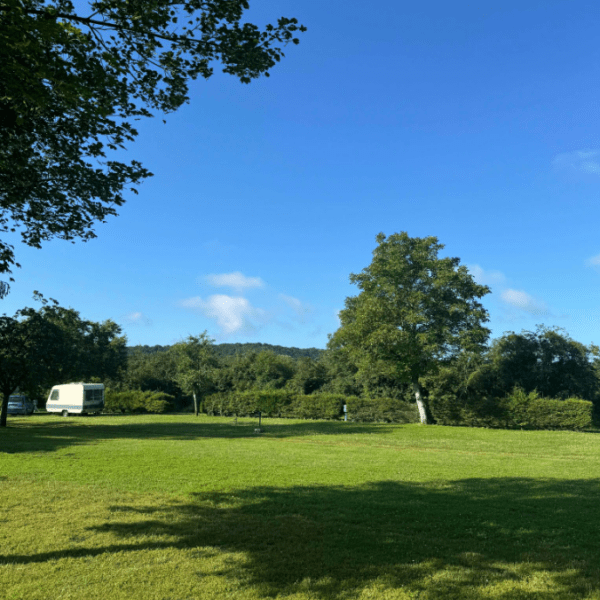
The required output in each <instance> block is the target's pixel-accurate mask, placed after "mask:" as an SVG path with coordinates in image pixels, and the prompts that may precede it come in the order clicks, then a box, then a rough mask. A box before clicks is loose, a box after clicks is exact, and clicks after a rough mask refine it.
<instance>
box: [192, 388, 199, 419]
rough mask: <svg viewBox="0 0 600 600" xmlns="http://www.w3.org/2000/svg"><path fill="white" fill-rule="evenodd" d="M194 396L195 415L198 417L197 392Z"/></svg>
mask: <svg viewBox="0 0 600 600" xmlns="http://www.w3.org/2000/svg"><path fill="white" fill-rule="evenodd" d="M192 396H194V413H195V415H196V416H198V398H197V397H196V392H193V393H192Z"/></svg>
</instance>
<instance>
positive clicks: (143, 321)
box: [123, 311, 152, 325]
mask: <svg viewBox="0 0 600 600" xmlns="http://www.w3.org/2000/svg"><path fill="white" fill-rule="evenodd" d="M123 321H124V323H125V324H126V325H151V324H152V321H151V320H150V319H149V318H148V317H147V316H146V315H145V314H144V313H141V312H139V311H138V312H132V313H129V314H128V315H125V316H124V317H123Z"/></svg>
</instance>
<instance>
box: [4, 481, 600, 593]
mask: <svg viewBox="0 0 600 600" xmlns="http://www.w3.org/2000/svg"><path fill="white" fill-rule="evenodd" d="M599 493H600V480H575V481H562V480H537V479H525V478H498V479H465V480H459V481H454V482H429V483H421V484H418V483H405V482H396V481H384V482H377V483H372V484H369V485H363V486H359V487H326V486H322V487H296V488H288V489H282V488H275V487H262V488H255V489H252V490H244V491H239V492H238V493H235V494H215V493H202V494H195V495H193V497H192V500H191V501H189V502H173V503H171V504H169V505H166V506H126V505H125V506H114V507H111V510H112V511H114V512H113V513H112V516H111V521H110V522H106V523H105V524H103V525H100V526H94V527H92V528H91V530H92V531H94V532H95V533H97V534H98V535H104V534H107V535H108V536H109V539H110V540H111V545H106V546H105V547H103V548H93V549H89V550H86V549H85V548H78V549H72V550H65V551H63V552H61V551H57V552H53V553H45V554H39V555H33V556H4V557H0V562H11V563H17V564H25V563H30V562H43V561H47V560H51V559H57V558H62V557H69V556H73V557H80V556H89V555H99V554H103V553H110V552H117V551H118V552H127V551H139V550H143V549H157V548H167V547H168V548H175V549H181V550H189V549H196V550H195V552H197V554H196V556H197V559H195V560H197V561H198V564H197V568H198V569H202V558H203V556H204V557H205V556H207V555H209V554H210V553H211V552H212V553H214V552H235V553H242V554H241V555H242V556H243V557H244V558H243V559H239V561H238V562H236V561H233V562H232V563H231V565H230V567H228V569H229V570H227V569H226V570H225V571H223V572H221V573H220V575H221V576H223V577H226V578H227V579H228V580H229V581H233V580H235V581H236V582H237V584H238V585H239V586H241V587H242V589H243V587H244V586H247V587H248V588H250V587H251V588H253V590H254V593H256V592H257V590H258V593H259V597H265V598H266V597H274V596H278V595H281V597H284V596H286V595H291V594H295V593H301V592H303V591H305V592H310V597H316V598H323V599H325V598H335V599H340V600H341V599H348V598H354V597H357V596H358V595H359V594H360V593H361V592H362V591H365V590H366V589H368V588H370V590H369V593H373V591H374V592H375V594H376V595H375V596H373V597H377V596H378V595H381V596H383V595H384V592H385V591H386V590H390V589H399V588H402V589H404V590H405V591H406V592H409V593H410V594H413V595H414V596H415V597H419V594H423V595H422V596H421V597H426V598H428V599H436V600H442V599H444V600H446V599H448V598H465V597H469V598H489V597H492V596H493V598H496V599H498V598H500V599H503V600H509V599H510V600H512V599H513V598H536V599H543V600H550V599H551V598H552V599H553V600H554V599H555V598H561V597H570V598H580V597H584V596H587V595H588V594H591V593H592V592H594V591H595V592H596V593H597V592H598V591H599V590H600V568H599V565H598V543H599V542H598V534H599V533H600V532H599V529H600V525H599V523H600V508H599V503H598V497H599ZM115 540H117V541H115ZM118 540H120V543H119V541H118ZM238 556H239V555H238ZM377 590H379V592H377ZM278 597H279V596H278Z"/></svg>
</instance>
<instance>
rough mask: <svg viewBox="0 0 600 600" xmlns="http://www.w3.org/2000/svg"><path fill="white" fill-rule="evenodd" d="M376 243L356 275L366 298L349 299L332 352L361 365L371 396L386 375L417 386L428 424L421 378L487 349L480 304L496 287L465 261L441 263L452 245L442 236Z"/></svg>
mask: <svg viewBox="0 0 600 600" xmlns="http://www.w3.org/2000/svg"><path fill="white" fill-rule="evenodd" d="M376 239H377V244H378V246H377V247H376V248H375V250H374V251H373V260H372V262H371V264H370V265H369V266H368V267H366V268H365V269H363V270H362V271H361V272H360V273H357V274H351V275H350V281H351V282H352V283H353V284H355V285H357V286H358V288H359V289H360V293H359V294H358V295H357V296H352V297H349V298H347V299H346V303H345V308H344V309H343V310H342V311H341V312H340V321H341V325H340V328H339V329H338V330H337V331H336V332H335V333H334V334H333V336H331V338H330V340H329V348H330V349H332V350H335V351H337V352H338V353H345V354H346V355H347V357H348V359H349V360H350V361H351V362H352V363H354V364H355V365H356V367H357V369H358V370H357V373H356V378H357V379H358V380H359V381H362V382H363V385H364V386H365V389H366V390H367V392H368V390H369V386H370V384H371V383H372V382H374V381H377V380H378V379H379V378H381V377H384V378H385V379H386V380H387V381H388V382H389V381H397V382H398V383H399V384H400V383H409V384H410V385H412V389H413V392H414V395H415V399H416V402H417V405H418V408H419V414H420V418H421V422H422V423H427V422H428V414H427V413H428V410H427V405H426V400H425V398H424V396H423V394H422V389H421V380H422V379H423V378H424V377H425V376H426V375H428V374H430V373H431V372H433V371H435V370H436V369H437V368H438V366H439V364H440V362H441V361H444V360H448V359H449V358H450V357H452V356H453V355H456V354H458V353H460V352H463V351H478V350H481V349H483V346H484V344H485V342H486V340H487V338H488V336H489V333H490V332H489V330H488V329H487V328H486V327H484V326H483V324H484V323H485V322H486V321H487V320H488V314H487V311H486V310H485V308H484V307H483V306H482V304H481V303H480V302H479V301H478V300H479V298H482V297H483V296H484V295H485V294H487V293H488V292H489V291H490V289H489V288H488V287H487V286H482V285H478V284H477V283H475V281H474V280H473V277H472V276H471V275H470V274H469V271H468V270H467V268H466V267H465V266H461V265H460V260H459V259H458V258H440V257H439V256H438V253H439V251H440V250H441V249H442V248H443V247H444V246H443V245H442V244H440V243H439V242H438V240H437V238H435V237H426V238H411V237H409V235H408V234H407V233H405V232H402V233H397V234H393V235H390V236H388V237H386V236H385V235H384V234H383V233H380V234H379V235H378V236H377V238H376Z"/></svg>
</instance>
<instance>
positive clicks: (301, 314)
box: [279, 294, 313, 323]
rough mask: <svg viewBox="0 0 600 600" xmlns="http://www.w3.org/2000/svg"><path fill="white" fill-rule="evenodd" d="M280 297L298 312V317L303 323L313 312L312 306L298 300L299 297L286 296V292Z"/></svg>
mask: <svg viewBox="0 0 600 600" xmlns="http://www.w3.org/2000/svg"><path fill="white" fill-rule="evenodd" d="M279 298H280V299H281V300H283V301H284V302H285V303H286V304H287V305H288V306H289V307H290V308H291V309H292V310H293V311H294V312H295V313H296V317H297V319H298V320H299V321H300V322H301V323H304V322H305V321H306V319H307V317H308V316H309V315H310V314H311V313H312V312H313V307H312V306H310V305H309V304H305V303H304V302H302V301H301V300H298V298H294V297H293V296H286V295H285V294H279Z"/></svg>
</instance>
